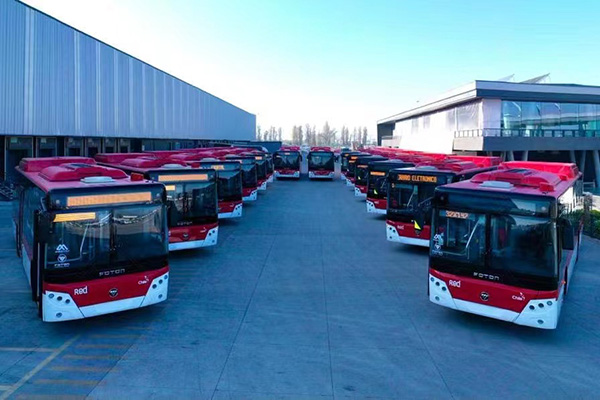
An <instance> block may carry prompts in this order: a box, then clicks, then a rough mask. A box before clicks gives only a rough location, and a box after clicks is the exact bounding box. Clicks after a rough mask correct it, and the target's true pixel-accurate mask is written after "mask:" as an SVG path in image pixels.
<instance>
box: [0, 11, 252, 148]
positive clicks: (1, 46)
mask: <svg viewBox="0 0 600 400" xmlns="http://www.w3.org/2000/svg"><path fill="white" fill-rule="evenodd" d="M255 126H256V116H255V115H253V114H250V113H248V112H246V111H244V110H241V109H239V108H237V107H235V106H233V105H231V104H229V103H227V102H225V101H223V100H221V99H219V98H217V97H214V96H212V95H210V94H208V93H206V92H204V91H202V90H200V89H198V88H195V87H193V86H191V85H189V84H187V83H185V82H183V81H181V80H179V79H176V78H174V77H172V76H170V75H168V74H165V73H164V72H162V71H159V70H157V69H156V68H153V67H152V66H150V65H148V64H145V63H143V62H141V61H140V60H138V59H135V58H133V57H131V56H129V55H127V54H125V53H122V52H120V51H118V50H116V49H114V48H112V47H110V46H107V45H105V44H103V43H101V42H99V41H97V40H95V39H93V38H92V37H90V36H87V35H85V34H82V33H81V32H79V31H77V30H75V29H73V28H71V27H69V26H67V25H64V24H62V23H60V22H58V21H57V20H55V19H53V18H50V17H48V16H47V15H45V14H43V13H41V12H38V11H36V10H34V9H32V8H30V7H28V6H26V5H24V4H22V3H19V2H17V1H15V0H0V135H2V134H5V135H35V136H43V135H48V136H52V135H62V136H102V137H122V138H127V137H130V138H157V139H159V138H165V139H166V138H168V139H171V138H172V139H232V140H234V139H235V140H252V139H254V137H255V136H254V135H255V130H256V129H255Z"/></svg>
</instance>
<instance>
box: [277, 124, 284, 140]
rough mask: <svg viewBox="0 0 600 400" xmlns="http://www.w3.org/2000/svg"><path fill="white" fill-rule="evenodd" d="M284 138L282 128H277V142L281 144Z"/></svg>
mask: <svg viewBox="0 0 600 400" xmlns="http://www.w3.org/2000/svg"><path fill="white" fill-rule="evenodd" d="M282 138H283V131H282V129H281V127H279V128H277V140H278V141H280V142H281V140H282Z"/></svg>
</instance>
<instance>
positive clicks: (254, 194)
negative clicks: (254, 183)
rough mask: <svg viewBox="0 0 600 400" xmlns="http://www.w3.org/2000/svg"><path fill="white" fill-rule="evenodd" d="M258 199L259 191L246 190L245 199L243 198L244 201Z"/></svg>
mask: <svg viewBox="0 0 600 400" xmlns="http://www.w3.org/2000/svg"><path fill="white" fill-rule="evenodd" d="M257 198H258V189H252V190H250V189H248V190H246V189H244V197H242V200H243V201H246V202H247V201H256V199H257Z"/></svg>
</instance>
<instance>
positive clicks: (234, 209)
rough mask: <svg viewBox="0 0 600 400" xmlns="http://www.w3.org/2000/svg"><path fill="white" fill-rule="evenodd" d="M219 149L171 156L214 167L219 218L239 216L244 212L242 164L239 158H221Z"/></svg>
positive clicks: (175, 158) (191, 164)
mask: <svg viewBox="0 0 600 400" xmlns="http://www.w3.org/2000/svg"><path fill="white" fill-rule="evenodd" d="M217 154H219V152H218V151H211V152H203V153H180V154H175V155H172V156H171V157H170V160H173V161H175V162H183V163H186V164H188V165H190V166H192V167H200V168H208V169H214V170H215V171H216V173H217V194H218V198H219V202H218V204H219V219H227V218H239V217H241V216H242V212H243V196H244V193H243V187H242V165H241V164H240V163H239V161H237V160H230V161H227V160H219V159H217V158H215V157H216V156H217Z"/></svg>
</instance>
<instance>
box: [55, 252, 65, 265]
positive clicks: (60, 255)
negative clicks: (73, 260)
mask: <svg viewBox="0 0 600 400" xmlns="http://www.w3.org/2000/svg"><path fill="white" fill-rule="evenodd" d="M56 259H57V260H58V262H61V263H64V262H65V261H67V256H66V255H65V254H62V253H61V254H59V255H58V257H56Z"/></svg>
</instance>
